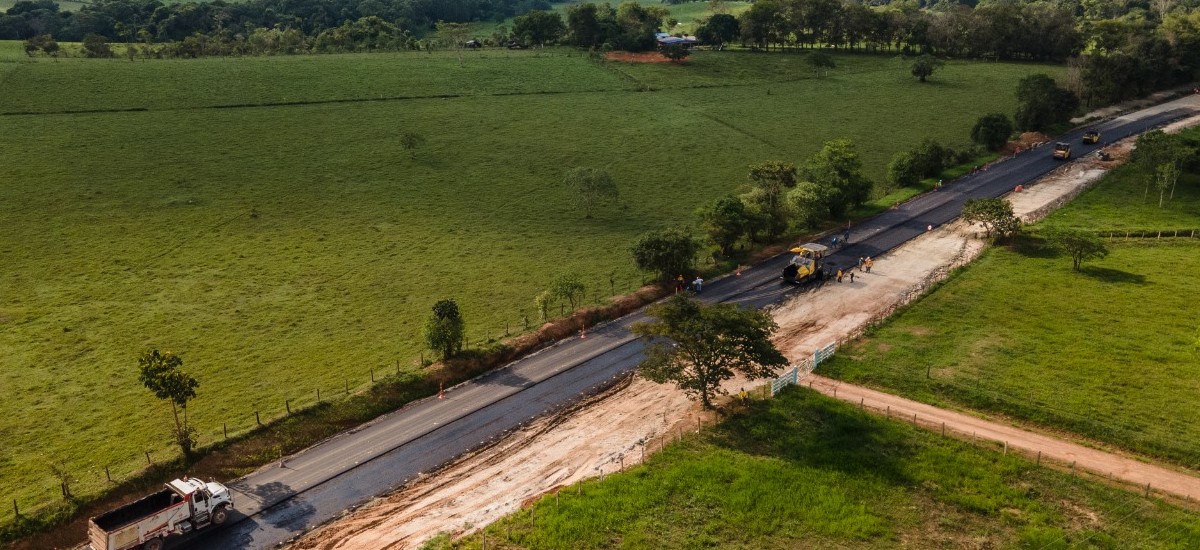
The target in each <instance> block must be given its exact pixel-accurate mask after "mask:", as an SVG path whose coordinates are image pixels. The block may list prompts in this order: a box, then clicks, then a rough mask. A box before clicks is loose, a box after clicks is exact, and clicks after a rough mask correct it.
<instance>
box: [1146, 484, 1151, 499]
mask: <svg viewBox="0 0 1200 550" xmlns="http://www.w3.org/2000/svg"><path fill="white" fill-rule="evenodd" d="M1146 498H1150V484H1149V483H1147V484H1146Z"/></svg>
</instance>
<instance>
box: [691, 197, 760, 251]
mask: <svg viewBox="0 0 1200 550" xmlns="http://www.w3.org/2000/svg"><path fill="white" fill-rule="evenodd" d="M696 214H697V215H698V216H699V217H700V225H701V227H703V228H704V232H705V233H707V234H708V238H709V239H712V242H713V243H714V244H716V245H717V248H719V249H720V251H721V255H727V254H729V249H730V248H732V247H733V245H734V244H735V243H737V241H738V239H740V238H742V236H744V235H745V234H746V232H747V231H748V230H749V226H750V218H749V216H748V215H747V213H746V205H745V203H743V202H742V200H741V199H739V198H737V197H735V196H733V195H727V196H724V197H721V198H719V199H717V200H715V201H713V202H711V203H709V205H708V206H704V207H701V208H700V209H698V210H697V211H696Z"/></svg>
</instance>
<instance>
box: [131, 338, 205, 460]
mask: <svg viewBox="0 0 1200 550" xmlns="http://www.w3.org/2000/svg"><path fill="white" fill-rule="evenodd" d="M182 367H183V358H182V357H179V356H178V355H175V354H174V353H171V352H169V351H168V352H166V353H160V352H159V351H158V350H151V351H148V352H146V353H143V354H142V356H141V357H139V358H138V379H139V380H140V381H141V382H142V385H143V386H145V387H146V389H148V390H150V391H152V392H154V396H155V397H157V398H159V399H163V400H166V401H169V402H170V403H171V414H172V415H173V416H174V418H175V433H174V435H175V443H176V444H177V445H179V450H180V451H183V456H185V457H188V458H191V456H192V451H193V450H194V449H195V447H196V430H195V429H194V428H192V427H191V426H190V425H188V417H187V405H188V401H191V400H192V399H193V398H195V397H196V388H198V387H200V382H199V381H197V380H196V379H195V378H193V377H192V376H191V375H189V374H187V373H186V372H184V371H183V368H182Z"/></svg>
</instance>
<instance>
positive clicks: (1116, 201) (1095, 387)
mask: <svg viewBox="0 0 1200 550" xmlns="http://www.w3.org/2000/svg"><path fill="white" fill-rule="evenodd" d="M1196 183H1197V180H1196V178H1195V176H1194V175H1189V176H1187V177H1186V178H1184V179H1183V181H1181V183H1180V187H1179V190H1178V191H1177V193H1176V199H1175V201H1173V202H1172V203H1170V204H1169V205H1168V206H1167V208H1164V209H1162V210H1160V209H1159V208H1158V207H1157V202H1156V200H1157V199H1156V198H1155V199H1154V200H1153V202H1152V203H1151V204H1150V205H1143V204H1142V192H1143V189H1142V184H1143V182H1142V181H1141V180H1139V179H1138V178H1137V177H1136V175H1135V174H1134V173H1133V171H1132V170H1130V169H1128V168H1124V169H1119V170H1117V171H1115V172H1114V173H1112V174H1110V175H1109V176H1107V177H1106V178H1105V179H1104V180H1103V181H1102V182H1100V183H1099V184H1098V185H1097V186H1096V187H1095V188H1093V189H1092V190H1090V191H1088V192H1085V193H1084V194H1083V195H1081V196H1080V197H1079V198H1078V199H1076V200H1075V201H1074V202H1073V203H1072V204H1070V205H1068V206H1067V207H1065V208H1064V209H1063V210H1061V211H1059V212H1058V213H1055V214H1053V215H1052V216H1050V217H1049V218H1047V219H1046V220H1045V221H1044V222H1042V223H1040V224H1038V226H1036V227H1035V228H1034V229H1033V231H1034V232H1035V234H1036V231H1038V230H1041V229H1042V228H1044V227H1051V226H1070V227H1077V228H1086V229H1090V230H1100V231H1108V230H1118V231H1120V230H1124V229H1173V228H1179V229H1183V228H1188V229H1193V228H1196V227H1195V226H1196V225H1197V224H1196V220H1197V219H1200V217H1197V213H1198V211H1200V210H1198V209H1200V188H1198V187H1197V185H1196ZM1133 195H1136V198H1135V197H1134V196H1133ZM1108 245H1109V248H1110V250H1111V253H1110V255H1109V256H1108V257H1107V258H1105V259H1103V260H1095V261H1088V262H1085V263H1084V269H1083V271H1082V272H1080V273H1075V272H1073V271H1072V270H1071V262H1070V259H1069V258H1064V257H1052V256H1050V255H1047V254H1046V253H1044V252H1042V251H1041V250H1040V249H1039V248H1038V247H1036V246H1034V245H1033V244H1031V243H1030V242H1029V241H1024V243H1023V244H1019V245H1017V246H1012V247H997V248H993V249H991V250H989V251H987V252H985V253H984V255H983V256H982V257H981V258H980V259H979V260H977V261H976V262H975V263H974V264H972V265H970V266H968V267H966V268H965V269H963V270H961V271H960V272H959V273H957V274H956V275H953V276H952V277H951V278H950V279H949V280H948V281H946V282H945V283H944V284H942V285H941V286H940V287H939V288H937V289H936V290H935V291H933V292H932V293H930V294H929V295H927V296H926V297H924V298H922V299H921V300H919V301H918V302H917V303H915V304H913V305H911V306H909V307H908V308H906V309H905V310H904V311H902V312H900V313H899V314H897V315H896V316H894V317H893V318H892V319H890V320H889V321H887V322H885V323H883V324H882V325H881V326H879V327H877V328H875V329H873V330H872V331H870V332H869V333H868V334H867V335H866V336H864V337H862V338H860V339H859V340H858V341H856V342H854V343H853V344H852V345H849V346H847V347H844V348H843V350H842V352H840V353H839V354H838V356H837V357H836V358H835V359H834V360H833V361H831V362H830V363H828V364H827V365H824V366H822V369H823V371H824V373H825V374H826V375H829V376H833V377H836V378H840V379H843V380H846V381H848V382H854V383H861V384H867V385H870V386H874V387H879V388H884V389H887V390H889V391H893V392H897V393H900V394H902V395H905V396H908V397H913V398H916V399H920V400H924V401H927V402H930V403H934V404H939V405H948V406H957V407H968V408H975V409H981V410H987V411H994V412H999V413H1003V414H1006V415H1010V416H1012V417H1015V418H1019V419H1022V420H1027V421H1030V422H1034V423H1037V424H1042V425H1045V426H1049V427H1052V428H1053V429H1056V430H1058V429H1063V430H1069V431H1073V432H1076V433H1079V434H1082V435H1084V436H1087V437H1089V438H1094V439H1096V440H1099V441H1103V442H1105V443H1109V444H1112V445H1116V446H1119V447H1123V448H1126V449H1130V450H1133V451H1136V452H1139V453H1145V454H1149V455H1153V456H1158V457H1162V458H1165V459H1167V460H1170V461H1173V462H1175V463H1178V464H1181V465H1184V466H1187V467H1189V468H1192V469H1198V468H1200V427H1197V426H1196V423H1195V422H1194V419H1195V418H1196V415H1195V412H1194V409H1193V407H1192V405H1191V404H1192V403H1194V402H1195V401H1196V399H1198V398H1200V384H1198V383H1197V380H1198V379H1200V354H1198V353H1197V346H1198V345H1200V342H1198V341H1197V339H1198V338H1200V333H1198V332H1197V331H1198V330H1200V328H1198V327H1200V325H1198V323H1200V319H1198V318H1197V317H1196V315H1195V311H1194V309H1189V308H1188V307H1187V306H1186V304H1194V303H1196V301H1197V300H1200V287H1198V286H1197V285H1196V284H1195V278H1194V277H1192V276H1191V274H1193V273H1196V272H1197V270H1200V242H1197V240H1195V239H1178V240H1172V239H1166V240H1162V241H1159V240H1156V239H1146V240H1142V239H1131V240H1126V239H1123V238H1117V239H1113V240H1109V241H1108Z"/></svg>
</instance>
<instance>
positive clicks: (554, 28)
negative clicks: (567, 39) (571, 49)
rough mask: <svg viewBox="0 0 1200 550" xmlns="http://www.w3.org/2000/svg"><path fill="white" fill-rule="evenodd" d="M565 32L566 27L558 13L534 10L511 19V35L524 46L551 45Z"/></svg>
mask: <svg viewBox="0 0 1200 550" xmlns="http://www.w3.org/2000/svg"><path fill="white" fill-rule="evenodd" d="M565 32H567V26H566V25H565V24H564V23H563V19H562V16H561V15H559V14H558V12H552V11H541V10H534V11H531V12H529V13H527V14H525V15H522V16H519V17H517V18H516V19H513V34H514V35H515V36H517V37H519V38H520V39H521V42H522V43H524V44H536V45H538V46H545V45H546V44H553V43H554V42H557V41H558V38H559V37H560V36H562V35H563V33H565Z"/></svg>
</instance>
